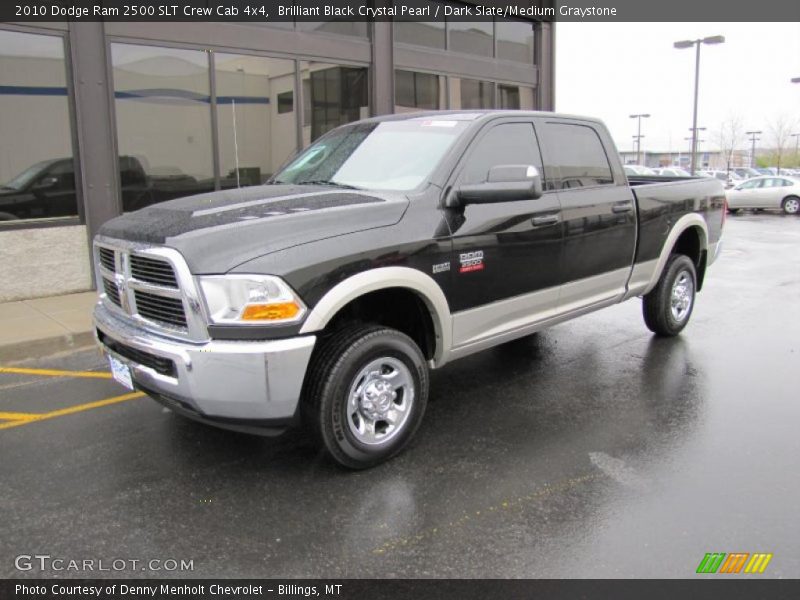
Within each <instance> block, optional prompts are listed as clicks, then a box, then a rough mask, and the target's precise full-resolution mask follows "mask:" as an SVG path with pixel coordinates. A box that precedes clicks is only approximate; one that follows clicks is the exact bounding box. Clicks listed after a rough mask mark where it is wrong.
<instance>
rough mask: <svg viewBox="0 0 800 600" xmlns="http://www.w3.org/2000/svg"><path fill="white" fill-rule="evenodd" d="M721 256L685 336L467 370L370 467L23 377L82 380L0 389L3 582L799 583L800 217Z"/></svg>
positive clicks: (75, 362)
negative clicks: (404, 442)
mask: <svg viewBox="0 0 800 600" xmlns="http://www.w3.org/2000/svg"><path fill="white" fill-rule="evenodd" d="M723 244H724V247H723V252H722V255H721V257H720V259H719V260H718V262H717V263H716V264H715V265H714V266H713V267H712V268H711V269H710V271H709V273H708V277H707V280H706V287H705V289H704V291H703V292H702V293H701V294H700V295H699V297H698V301H697V304H696V307H695V311H694V315H693V317H692V322H691V323H690V325H689V326H688V328H687V329H686V330H685V331H684V333H683V334H682V335H681V336H680V337H679V338H676V339H657V338H654V337H653V336H651V335H650V333H649V332H648V331H647V329H646V328H645V326H644V323H643V321H642V318H641V307H640V302H639V300H633V301H630V302H628V303H625V304H623V305H620V306H616V307H612V308H610V309H606V310H603V311H600V312H598V313H595V314H593V315H589V316H585V317H582V318H580V319H578V320H575V321H572V322H570V323H567V324H563V325H560V326H557V327H555V328H552V329H550V330H547V331H545V332H542V333H540V334H538V335H536V336H533V337H531V338H529V339H525V340H521V341H518V342H515V343H512V344H509V345H506V346H503V347H499V348H496V349H493V350H489V351H486V352H483V353H481V354H478V355H474V356H472V357H469V358H466V359H463V360H462V361H458V362H455V363H452V364H450V365H448V366H447V367H445V368H444V369H442V370H441V371H438V372H435V373H434V375H433V377H432V388H431V398H432V400H431V403H430V404H429V408H428V412H427V414H426V416H425V420H424V422H423V425H422V428H421V429H420V432H419V434H418V437H417V438H416V441H415V443H414V444H413V445H412V447H411V448H410V449H409V450H408V451H406V452H405V453H404V454H402V455H401V456H399V457H398V458H396V459H395V460H393V461H391V462H390V463H388V464H385V465H383V466H380V467H378V468H375V469H373V470H369V471H365V472H357V473H353V472H348V471H345V470H343V469H341V468H339V467H337V466H336V465H334V464H333V463H332V461H330V460H328V459H327V458H326V457H325V456H324V455H323V454H322V453H321V452H319V451H318V450H317V449H316V448H315V447H314V446H313V445H312V444H311V443H310V442H308V441H307V440H306V439H305V437H304V436H303V435H302V434H300V433H297V432H290V433H288V434H286V435H284V436H282V437H279V438H259V437H253V436H248V435H243V434H236V433H230V432H225V431H220V430H216V429H213V428H210V427H207V426H204V425H201V424H197V423H194V422H191V421H188V420H185V419H183V418H181V417H178V416H176V415H174V414H172V413H169V412H167V411H166V410H165V409H162V407H161V406H160V405H158V404H156V403H155V402H153V401H151V400H149V399H148V398H146V397H140V396H131V395H130V394H128V393H127V392H126V390H124V389H123V388H122V387H121V386H119V385H117V384H116V383H114V382H113V381H111V380H110V379H108V378H107V374H106V373H107V369H106V367H105V365H104V363H103V361H102V360H101V359H100V357H99V355H98V353H97V352H95V351H84V352H76V353H73V354H70V355H64V356H59V357H54V358H50V359H44V360H40V361H35V362H31V363H25V364H24V365H15V366H16V367H20V366H23V367H26V368H32V369H48V370H64V371H70V372H79V373H84V374H85V372H88V373H89V374H90V375H89V376H81V377H77V376H74V375H75V374H76V373H69V374H68V375H66V376H65V375H60V374H58V373H49V374H48V373H46V372H37V373H36V374H20V373H8V372H0V482H2V484H1V485H0V506H1V507H2V508H3V515H2V520H0V577H32V576H42V575H44V576H48V577H55V576H62V577H80V576H84V577H85V576H132V577H144V576H150V577H152V576H158V577H162V576H179V575H182V576H190V577H217V576H224V577H280V578H284V577H334V578H338V577H364V578H383V577H694V576H695V569H696V568H697V566H698V564H699V562H700V561H701V559H702V558H703V556H704V554H705V553H707V552H750V553H755V552H769V553H772V554H773V558H772V560H771V562H770V563H769V565H768V568H767V569H766V571H765V572H764V574H762V575H755V576H754V575H743V574H740V575H731V577H795V578H796V577H800V518H798V510H799V509H798V507H799V506H800V393H799V392H798V381H800V377H799V375H800V218H796V217H784V216H780V215H776V214H766V213H760V214H749V213H745V214H741V215H739V216H736V217H731V218H729V219H728V223H727V226H726V231H725V236H724V242H723ZM25 554H47V555H50V556H52V557H53V558H65V559H75V560H83V559H95V560H97V559H103V560H104V561H108V562H110V561H111V560H113V559H126V560H141V561H149V560H151V559H156V560H161V561H167V560H169V559H174V560H177V561H180V560H181V559H183V560H191V561H193V567H194V569H193V571H191V572H183V573H180V572H171V571H153V570H147V569H145V570H142V566H141V564H139V565H137V567H136V568H133V567H125V569H124V570H122V571H119V572H113V571H112V572H106V573H87V572H75V571H53V570H48V571H45V572H42V571H40V570H39V569H38V567H35V566H34V568H33V569H32V570H30V571H19V570H17V569H16V568H15V557H17V556H18V555H25ZM118 564H119V563H118ZM170 564H171V563H170Z"/></svg>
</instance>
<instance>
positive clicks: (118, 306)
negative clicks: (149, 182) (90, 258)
mask: <svg viewBox="0 0 800 600" xmlns="http://www.w3.org/2000/svg"><path fill="white" fill-rule="evenodd" d="M95 264H96V269H97V279H98V287H100V290H101V298H102V300H103V302H104V303H105V305H106V306H107V307H108V309H109V310H111V311H112V312H115V313H116V314H118V315H120V316H123V317H126V318H129V319H132V320H134V321H136V322H138V323H139V324H140V325H141V326H142V327H145V328H147V329H153V330H155V331H157V332H158V333H161V334H164V335H169V336H173V337H180V338H185V339H192V340H197V341H201V340H205V339H207V330H206V326H205V318H204V315H203V311H202V305H201V303H200V301H199V296H198V295H197V291H196V288H195V284H194V279H193V278H192V276H191V274H190V273H189V269H188V267H187V266H186V263H185V262H184V260H183V258H182V257H181V255H180V254H179V253H178V252H177V251H175V250H172V249H169V248H161V247H151V246H145V245H143V244H128V243H125V242H120V241H118V240H108V241H107V240H106V238H98V241H96V242H95Z"/></svg>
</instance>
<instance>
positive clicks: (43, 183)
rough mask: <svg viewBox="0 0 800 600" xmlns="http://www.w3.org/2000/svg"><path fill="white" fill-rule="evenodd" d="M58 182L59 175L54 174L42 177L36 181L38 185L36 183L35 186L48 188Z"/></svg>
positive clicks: (38, 188) (42, 188)
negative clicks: (54, 175)
mask: <svg viewBox="0 0 800 600" xmlns="http://www.w3.org/2000/svg"><path fill="white" fill-rule="evenodd" d="M57 183H58V177H53V176H49V177H43V178H42V179H40V180H39V181H37V182H36V185H34V187H35V188H36V189H37V190H46V189H48V188H51V187H53V186H54V185H55V184H57Z"/></svg>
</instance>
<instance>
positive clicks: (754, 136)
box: [744, 131, 763, 169]
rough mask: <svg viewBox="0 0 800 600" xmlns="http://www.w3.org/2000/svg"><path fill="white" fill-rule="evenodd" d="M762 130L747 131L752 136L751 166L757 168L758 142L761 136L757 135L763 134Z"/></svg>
mask: <svg viewBox="0 0 800 600" xmlns="http://www.w3.org/2000/svg"><path fill="white" fill-rule="evenodd" d="M761 133H763V132H761V131H745V132H744V134H745V135H749V136H750V168H751V169H755V168H756V142H757V141H758V140H759V139H761V138H756V136H757V135H761Z"/></svg>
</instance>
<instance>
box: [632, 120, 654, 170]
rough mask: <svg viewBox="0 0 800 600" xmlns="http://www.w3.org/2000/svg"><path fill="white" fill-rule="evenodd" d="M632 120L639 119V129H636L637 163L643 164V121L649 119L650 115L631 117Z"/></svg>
mask: <svg viewBox="0 0 800 600" xmlns="http://www.w3.org/2000/svg"><path fill="white" fill-rule="evenodd" d="M630 118H631V119H638V121H639V123H638V127H637V129H636V136H635V137H636V162H637V163H638V164H640V165H641V164H642V138H643V137H644V136H643V135H642V119H649V118H650V115H649V114H646V113H642V114H639V115H631V116H630Z"/></svg>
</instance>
